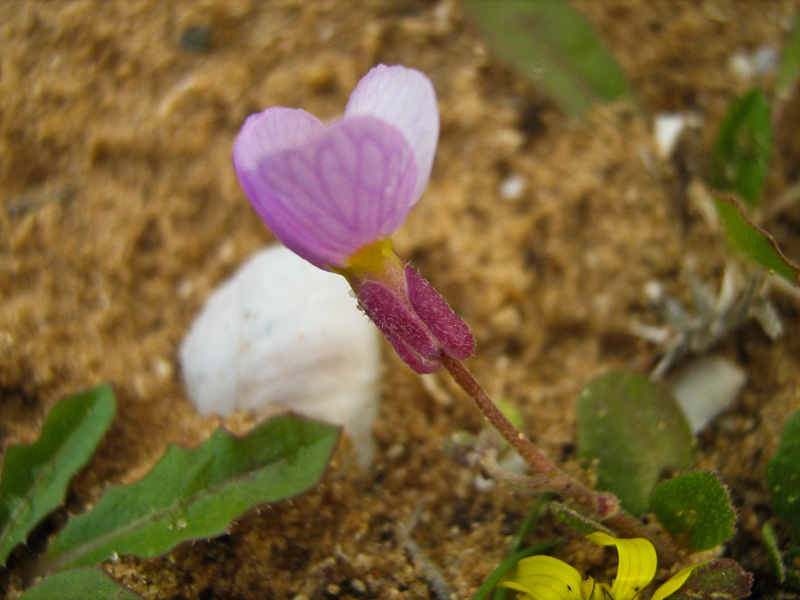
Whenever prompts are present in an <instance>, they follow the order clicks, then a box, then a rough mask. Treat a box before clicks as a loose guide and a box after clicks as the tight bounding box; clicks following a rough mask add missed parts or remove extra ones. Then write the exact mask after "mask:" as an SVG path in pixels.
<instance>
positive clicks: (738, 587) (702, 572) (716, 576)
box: [670, 558, 753, 600]
mask: <svg viewBox="0 0 800 600" xmlns="http://www.w3.org/2000/svg"><path fill="white" fill-rule="evenodd" d="M752 585H753V576H752V575H751V574H750V573H748V572H746V571H745V570H744V569H742V567H741V566H740V565H739V563H737V562H736V561H735V560H731V559H730V558H720V559H718V560H713V561H711V562H709V563H707V564H705V565H703V566H702V567H698V568H697V569H695V570H694V571H692V574H691V575H689V579H687V580H686V583H684V584H683V586H681V589H679V590H678V591H677V592H675V593H674V594H673V595H672V596H670V598H671V599H672V600H698V599H699V598H713V599H714V600H737V599H738V598H746V597H747V596H749V595H750V588H751V587H752Z"/></svg>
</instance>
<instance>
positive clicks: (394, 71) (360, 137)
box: [233, 65, 439, 270]
mask: <svg viewBox="0 0 800 600" xmlns="http://www.w3.org/2000/svg"><path fill="white" fill-rule="evenodd" d="M438 137H439V114H438V111H437V108H436V94H435V92H434V91H433V86H432V85H431V82H430V81H429V80H428V78H427V77H425V76H424V75H423V74H422V73H420V72H419V71H414V70H411V69H406V68H404V67H399V66H395V67H387V66H385V65H380V66H377V67H375V68H374V69H372V70H371V71H370V72H369V73H367V75H366V76H365V77H364V78H363V79H362V80H361V81H360V82H359V84H358V86H357V87H356V89H355V90H354V91H353V94H352V95H351V96H350V101H349V102H348V103H347V108H346V109H345V112H344V117H343V118H342V119H341V120H339V121H336V122H334V123H332V124H331V125H329V126H327V127H326V126H325V125H323V124H322V122H321V121H320V120H319V119H317V118H316V117H315V116H313V115H311V114H309V113H307V112H305V111H304V110H296V109H290V108H282V107H273V108H268V109H266V110H265V111H263V112H261V113H258V114H255V115H251V116H250V117H249V118H248V119H247V121H246V122H245V124H244V127H242V131H241V132H240V133H239V136H238V137H237V138H236V144H235V145H234V148H233V164H234V167H235V169H236V174H237V175H238V176H239V181H240V182H241V184H242V187H243V188H244V191H245V193H246V194H247V197H248V198H249V199H250V202H251V203H252V204H253V206H254V207H255V209H256V211H258V214H259V215H260V216H261V218H262V219H263V220H264V222H265V223H266V224H267V226H268V227H269V228H270V229H271V230H272V233H274V234H275V237H277V238H278V239H279V240H280V241H281V242H283V244H284V245H285V246H287V247H288V248H289V249H291V250H293V251H294V252H295V253H296V254H299V255H300V256H302V257H303V258H305V259H306V260H308V261H309V262H311V263H313V264H314V265H316V266H318V267H320V268H322V269H328V270H330V267H339V268H341V267H345V266H347V260H348V259H349V258H350V257H351V256H352V255H354V254H355V253H356V252H358V251H359V250H361V249H362V248H364V247H365V246H368V245H369V244H371V243H373V242H375V241H376V240H379V239H387V238H389V237H390V236H391V235H392V233H394V232H395V231H396V230H397V229H398V228H399V227H400V225H402V224H403V221H404V220H405V218H406V215H407V214H408V212H409V211H410V210H411V209H412V208H413V206H414V205H415V204H416V203H417V201H418V200H419V198H420V196H421V195H422V192H423V191H424V190H425V187H426V186H427V185H428V179H429V178H430V174H431V166H432V165H433V155H434V153H435V151H436V142H437V140H438Z"/></svg>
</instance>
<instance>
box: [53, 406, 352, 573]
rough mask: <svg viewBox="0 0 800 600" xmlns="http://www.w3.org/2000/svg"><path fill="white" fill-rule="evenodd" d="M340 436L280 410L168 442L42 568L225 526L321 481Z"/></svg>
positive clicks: (157, 548) (154, 549) (164, 545)
mask: <svg viewBox="0 0 800 600" xmlns="http://www.w3.org/2000/svg"><path fill="white" fill-rule="evenodd" d="M338 439H339V429H338V428H337V427H334V426H333V425H328V424H325V423H320V422H317V421H312V420H309V419H305V418H302V417H299V416H296V415H280V416H277V417H274V418H273V419H270V420H269V421H266V422H265V423H262V424H261V425H259V426H258V427H257V428H255V429H254V430H253V431H251V432H250V433H249V434H247V435H246V436H245V437H243V438H237V437H235V436H233V435H232V434H230V433H228V432H227V431H225V430H224V429H221V428H220V429H218V430H217V431H215V432H214V433H213V434H212V435H211V437H210V438H209V439H208V440H207V441H206V442H205V443H204V444H202V445H201V446H199V447H198V448H196V449H194V450H186V449H185V448H181V447H178V446H170V448H169V449H168V450H167V452H166V453H165V454H164V456H163V457H162V458H161V460H160V461H159V462H158V464H157V465H156V466H155V467H153V469H152V470H151V471H150V472H149V473H148V474H147V475H145V476H144V478H142V479H141V480H140V481H138V482H136V483H133V484H131V485H127V486H120V487H116V488H112V489H110V490H108V491H107V492H106V493H105V494H104V495H103V496H102V498H100V501H99V502H98V503H97V505H96V506H95V507H94V508H93V509H92V510H90V511H89V512H87V513H86V514H84V515H81V516H80V517H77V518H75V519H73V520H72V521H70V523H69V524H68V525H67V526H66V527H65V528H64V530H63V531H62V532H61V533H60V534H59V535H58V537H57V538H56V540H55V541H54V542H53V544H52V545H51V547H50V548H49V549H48V551H47V553H46V554H45V557H44V560H43V563H42V565H41V568H42V569H44V570H56V569H63V568H67V567H75V566H82V565H89V564H93V563H97V562H101V561H104V560H108V559H109V558H111V557H112V556H113V555H115V554H116V555H136V556H141V557H145V558H149V557H153V556H158V555H160V554H163V553H164V552H166V551H168V550H169V549H170V548H172V547H173V546H175V545H177V544H179V543H180V542H183V541H185V540H189V539H196V538H205V537H210V536H214V535H218V534H220V533H223V532H224V531H225V530H226V528H227V527H228V525H229V523H230V522H231V520H232V519H233V518H234V517H236V516H238V515H240V514H242V513H243V512H245V511H246V510H248V509H250V508H252V507H253V506H256V505H258V504H263V503H265V502H275V501H277V500H283V499H286V498H290V497H292V496H296V495H297V494H300V493H302V492H304V491H306V490H308V489H310V488H311V487H313V486H314V485H316V483H317V481H318V480H319V478H320V476H321V475H322V472H323V471H324V469H325V467H326V465H327V464H328V460H329V459H330V455H331V453H332V452H333V449H334V447H335V446H336V443H337V441H338Z"/></svg>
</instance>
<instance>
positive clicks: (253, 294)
mask: <svg viewBox="0 0 800 600" xmlns="http://www.w3.org/2000/svg"><path fill="white" fill-rule="evenodd" d="M378 337H379V336H378V330H377V328H376V327H375V326H374V325H373V324H372V323H370V322H369V320H368V319H367V318H366V317H365V316H364V314H363V313H362V312H361V311H359V310H358V309H357V307H356V302H355V300H354V299H353V297H352V295H351V294H350V287H349V286H348V285H347V283H346V281H345V280H344V279H343V278H342V277H339V276H338V275H335V274H333V273H327V272H325V271H322V270H320V269H318V268H316V267H314V266H312V265H311V264H309V263H308V262H306V261H304V260H303V259H301V258H299V257H298V256H296V255H295V254H294V253H292V252H291V251H290V250H288V249H286V248H285V247H283V246H273V247H270V248H267V249H265V250H262V251H260V252H258V253H256V254H255V255H254V256H253V257H252V258H250V260H248V261H247V263H245V265H244V266H242V267H241V268H240V269H239V271H238V272H237V273H235V274H234V275H233V276H232V277H231V278H230V279H229V280H228V281H226V282H225V283H223V284H222V285H221V286H220V287H219V288H218V289H217V290H216V291H215V292H214V293H213V294H212V295H211V297H210V298H209V299H208V301H207V302H206V305H205V306H204V307H203V310H202V311H201V313H200V315H199V316H198V317H197V319H196V320H195V322H194V324H193V325H192V327H191V329H190V330H189V333H188V334H187V335H186V337H185V339H184V340H183V343H182V344H181V348H180V363H181V370H182V373H183V378H184V381H185V383H186V387H187V389H188V392H189V397H190V398H191V399H192V401H193V402H194V404H195V406H196V407H197V410H198V411H199V412H201V413H211V412H215V413H219V414H222V415H226V414H228V413H230V412H232V411H234V410H237V409H248V410H252V411H254V412H256V413H259V414H268V413H274V412H278V411H282V410H292V411H296V412H300V413H303V414H306V415H308V416H310V417H314V418H318V419H321V420H325V421H329V422H332V423H336V424H339V425H344V426H345V430H346V431H347V432H348V433H349V434H350V436H351V437H352V438H353V442H354V445H355V447H356V448H357V451H358V453H359V458H360V462H361V463H362V465H364V466H366V465H368V464H369V463H370V461H371V460H372V457H373V453H374V441H373V438H372V431H371V429H372V424H373V422H374V420H375V417H376V415H377V412H378V383H379V381H378V379H379V366H380V355H379V340H378Z"/></svg>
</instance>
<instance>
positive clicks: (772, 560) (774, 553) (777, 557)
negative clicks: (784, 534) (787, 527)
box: [761, 523, 786, 583]
mask: <svg viewBox="0 0 800 600" xmlns="http://www.w3.org/2000/svg"><path fill="white" fill-rule="evenodd" d="M761 540H762V541H763V542H764V548H765V549H766V551H767V556H768V557H769V564H770V566H771V567H772V573H773V574H774V575H775V579H776V580H777V582H778V583H783V582H784V581H785V580H786V566H785V565H784V564H783V556H781V549H780V548H779V547H778V538H777V537H775V530H774V529H772V525H770V524H769V523H764V526H763V527H762V528H761Z"/></svg>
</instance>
